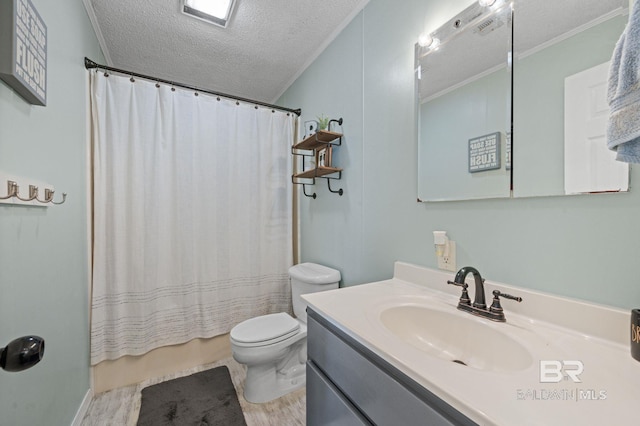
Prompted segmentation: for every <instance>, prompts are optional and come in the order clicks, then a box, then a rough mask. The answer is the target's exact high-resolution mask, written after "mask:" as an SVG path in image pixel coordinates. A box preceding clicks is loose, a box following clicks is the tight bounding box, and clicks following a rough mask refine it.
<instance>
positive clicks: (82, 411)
mask: <svg viewBox="0 0 640 426" xmlns="http://www.w3.org/2000/svg"><path fill="white" fill-rule="evenodd" d="M92 399H93V391H92V390H91V389H89V390H87V393H86V394H85V395H84V399H83V400H82V404H80V407H79V408H78V412H77V413H76V416H75V417H74V418H73V422H71V426H81V425H82V419H84V416H85V415H86V414H87V411H89V405H91V400H92Z"/></svg>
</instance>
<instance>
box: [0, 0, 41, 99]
mask: <svg viewBox="0 0 640 426" xmlns="http://www.w3.org/2000/svg"><path fill="white" fill-rule="evenodd" d="M0 78H1V79H2V80H4V82H5V83H7V84H8V85H9V86H11V87H12V88H13V89H14V90H15V91H16V92H17V93H18V94H19V95H20V96H22V97H23V98H24V99H25V100H27V101H28V102H29V103H31V104H34V105H42V106H44V105H46V104H47V26H46V25H45V23H44V21H43V20H42V17H41V16H40V14H39V13H38V11H37V10H36V8H35V7H34V6H33V3H31V0H2V1H0Z"/></svg>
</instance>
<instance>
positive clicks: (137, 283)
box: [91, 70, 295, 364]
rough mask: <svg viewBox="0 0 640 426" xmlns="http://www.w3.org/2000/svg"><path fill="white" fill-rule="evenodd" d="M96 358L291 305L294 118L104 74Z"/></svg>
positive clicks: (99, 92) (217, 330) (99, 117)
mask: <svg viewBox="0 0 640 426" xmlns="http://www.w3.org/2000/svg"><path fill="white" fill-rule="evenodd" d="M91 108H92V120H93V180H94V184H93V197H94V200H93V215H94V232H93V234H94V246H93V250H94V254H93V295H92V314H91V315H92V318H91V363H92V364H97V363H99V362H101V361H103V360H107V359H116V358H118V357H121V356H123V355H141V354H144V353H146V352H148V351H149V350H151V349H154V348H157V347H160V346H165V345H172V344H179V343H185V342H187V341H189V340H191V339H194V338H208V337H213V336H216V335H220V334H223V333H226V332H228V331H229V330H230V329H231V328H232V327H233V326H234V325H235V324H237V323H238V322H240V321H242V320H244V319H247V318H250V317H252V316H256V315H263V314H267V313H273V312H282V311H289V310H290V303H291V299H290V291H289V280H288V274H287V272H288V268H289V267H290V266H291V264H292V235H291V233H292V208H291V196H292V195H291V194H292V191H291V188H290V176H291V163H292V162H291V159H290V157H291V156H290V145H291V142H292V139H293V132H294V123H295V119H294V116H293V114H287V113H286V112H281V111H272V110H271V109H268V108H263V107H259V108H257V109H256V108H255V107H254V106H253V105H249V104H245V103H239V104H238V103H236V102H235V101H230V100H226V99H217V98H216V97H215V96H210V95H205V94H202V93H200V94H199V95H196V94H195V92H193V91H189V90H183V89H175V91H172V88H171V87H170V86H166V85H156V84H155V82H149V81H145V80H141V79H138V80H135V82H132V81H130V79H129V77H122V76H119V75H114V74H111V75H109V76H108V77H105V75H104V74H103V73H102V72H99V71H97V70H93V71H91Z"/></svg>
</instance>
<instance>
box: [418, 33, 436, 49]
mask: <svg viewBox="0 0 640 426" xmlns="http://www.w3.org/2000/svg"><path fill="white" fill-rule="evenodd" d="M418 44H419V45H420V46H421V47H429V46H431V45H432V44H433V37H431V34H426V33H422V34H420V36H419V37H418Z"/></svg>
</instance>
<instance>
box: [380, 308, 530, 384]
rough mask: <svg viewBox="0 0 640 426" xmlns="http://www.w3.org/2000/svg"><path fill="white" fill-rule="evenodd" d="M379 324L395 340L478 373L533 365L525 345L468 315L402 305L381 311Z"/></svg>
mask: <svg viewBox="0 0 640 426" xmlns="http://www.w3.org/2000/svg"><path fill="white" fill-rule="evenodd" d="M465 315H467V314H465ZM380 321H381V323H382V325H383V326H384V327H385V328H386V329H387V330H388V331H390V332H391V333H392V334H393V335H395V336H396V337H397V338H399V339H401V340H402V341H404V342H406V343H408V344H409V345H411V346H413V347H415V348H417V349H420V350H421V351H423V352H425V353H426V354H429V355H432V356H436V357H438V358H441V359H444V360H447V361H452V362H455V363H458V364H460V365H466V366H468V367H470V368H475V369H477V370H486V371H500V372H509V371H520V370H524V369H526V368H528V367H529V366H531V364H532V362H533V358H532V357H531V354H530V353H529V351H528V350H527V349H526V348H525V347H524V346H522V345H521V344H520V343H518V342H517V341H515V340H514V339H512V338H511V337H509V336H508V335H506V334H504V333H502V332H500V331H497V330H496V329H495V328H494V327H492V326H491V325H488V324H485V323H484V322H482V321H480V320H479V319H478V318H475V317H473V316H471V315H469V317H468V318H467V317H464V316H463V315H459V314H458V313H457V312H454V313H448V312H444V311H439V310H436V309H430V308H428V307H424V306H419V305H402V306H394V307H391V308H387V309H385V310H383V311H382V312H381V313H380ZM496 325H497V326H500V325H504V324H496Z"/></svg>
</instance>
